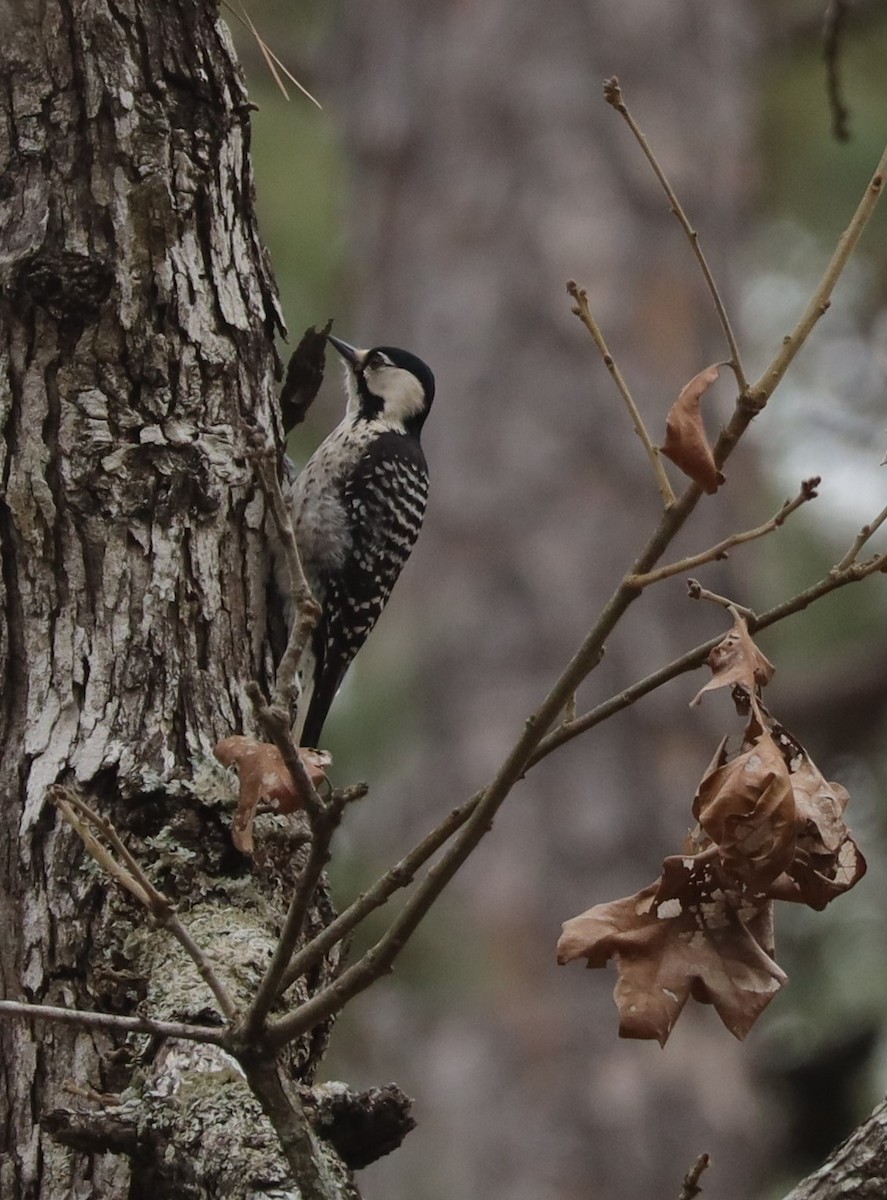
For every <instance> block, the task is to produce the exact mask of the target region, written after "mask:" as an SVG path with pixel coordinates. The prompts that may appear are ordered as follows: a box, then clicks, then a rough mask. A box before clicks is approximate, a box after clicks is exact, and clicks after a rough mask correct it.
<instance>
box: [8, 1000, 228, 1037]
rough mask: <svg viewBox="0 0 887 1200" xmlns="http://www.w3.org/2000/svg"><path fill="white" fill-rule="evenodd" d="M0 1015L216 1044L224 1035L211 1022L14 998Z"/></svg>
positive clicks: (222, 1031)
mask: <svg viewBox="0 0 887 1200" xmlns="http://www.w3.org/2000/svg"><path fill="white" fill-rule="evenodd" d="M0 1017H18V1018H23V1019H24V1020H27V1021H57V1022H60V1023H61V1024H64V1025H82V1026H85V1027H87V1028H91V1029H111V1030H114V1031H116V1032H118V1033H150V1034H151V1035H152V1036H153V1037H161V1038H181V1039H183V1040H184V1041H187V1042H209V1043H211V1044H212V1045H215V1046H219V1045H221V1044H222V1040H223V1037H224V1030H222V1029H217V1028H215V1027H214V1026H212V1025H185V1024H184V1023H183V1022H181V1021H155V1020H154V1019H153V1017H124V1016H119V1015H116V1014H114V1013H102V1012H90V1011H87V1010H85V1009H78V1008H59V1007H57V1006H55V1005H50V1004H26V1003H20V1002H19V1001H17V1000H0Z"/></svg>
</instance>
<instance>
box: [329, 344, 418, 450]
mask: <svg viewBox="0 0 887 1200" xmlns="http://www.w3.org/2000/svg"><path fill="white" fill-rule="evenodd" d="M328 340H329V341H330V342H331V343H332V345H333V346H334V347H335V348H336V350H338V352H339V353H340V354H341V355H342V357H343V358H344V360H345V363H346V365H347V367H348V371H347V379H348V415H349V416H353V417H355V418H357V419H362V420H365V421H373V420H378V421H384V422H386V423H387V424H389V425H391V427H392V429H395V430H403V431H404V432H405V433H411V434H413V435H414V436H415V437H418V435H419V431H420V430H421V428H422V425H423V424H424V421H425V418H426V417H427V416H428V410H429V409H430V408H431V401H432V400H433V399H434V376H433V375H432V374H431V371H430V370H429V368H428V367H427V366H426V365H425V363H423V362H422V360H421V358H416V356H415V354H410V352H409V351H408V350H398V349H396V348H395V347H394V346H374V347H373V349H372V350H358V349H356V348H355V347H354V346H349V345H348V343H347V342H343V341H341V340H340V339H339V338H337V337H333V336H332V335H330V337H329V338H328Z"/></svg>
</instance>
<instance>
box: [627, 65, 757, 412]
mask: <svg viewBox="0 0 887 1200" xmlns="http://www.w3.org/2000/svg"><path fill="white" fill-rule="evenodd" d="M604 99H605V100H606V101H607V103H608V104H611V105H612V106H613V108H615V109H616V111H617V112H618V113H619V114H620V115H621V116H622V117H623V118H624V119H625V122H626V124H627V125H628V127H629V129H630V130H631V132H632V133H633V134H634V136H635V138H636V139H637V143H638V145H639V146H640V148H641V150H642V151H643V153H644V156H645V158H646V159H647V162H649V164H650V166H651V167H652V168H653V173H654V174H655V176H656V178H657V179H658V180H659V182H660V183H661V184H662V188H663V191H664V192H665V194H666V196H667V197H668V202H669V204H670V205H671V211H672V212H673V213H674V215H675V216H676V217H677V219H678V221H679V222H680V224H681V228H682V229H683V231H684V233H685V234H686V235H687V239H688V241H689V242H690V246H691V247H692V249H693V253H694V255H695V256H696V261H697V262H698V263H699V267H700V270H701V271H702V274H703V277H704V278H705V283H706V286H707V287H708V291H709V295H710V296H711V298H712V302H713V303H714V306H715V311H716V312H717V314H718V320H719V321H720V323H721V329H722V330H723V332H724V338H725V339H726V342H727V345H728V347H729V348H730V364H729V365H730V368H731V370H732V371H733V374H734V375H735V376H736V382H737V384H738V385H739V390H740V392H745V391H747V390H748V380H747V379H746V377H745V371H744V369H743V366H742V359H741V358H740V355H739V346H738V345H737V342H736V338H735V336H734V334H733V329H732V326H731V325H730V319H729V317H728V316H727V309H726V308H725V307H724V302H723V300H722V299H721V295H720V292H719V291H718V288H717V284H716V283H715V280H714V276H713V275H712V273H711V269H710V267H709V265H708V262H707V261H706V258H705V255H704V254H703V253H702V247H701V246H700V244H699V234H698V233H697V232H696V230H695V229H694V228H693V226H692V225H691V224H690V221H689V219H688V217H687V214H686V213H685V212H684V209H683V207H682V206H681V202H680V201H679V200H678V198H677V195H676V194H675V191H674V189H673V188H672V186H671V184H670V183H669V182H668V179H667V178H666V175H665V172H664V171H663V170H662V167H661V166H660V165H659V161H658V160H657V158H656V156H655V154H654V153H653V151H652V149H651V148H650V144H649V142H648V141H647V139H646V137H645V136H644V134H643V133H642V132H641V129H640V127H639V126H638V124H637V122H636V121H635V119H634V117H633V116H632V115H631V113H630V112H629V111H628V107H627V105H626V103H625V99H624V97H623V95H622V89H621V87H620V86H619V80H618V79H617V78H616V76H615V75H614V76H613V77H612V78H611V79H608V80H607V82H606V83H605V84H604Z"/></svg>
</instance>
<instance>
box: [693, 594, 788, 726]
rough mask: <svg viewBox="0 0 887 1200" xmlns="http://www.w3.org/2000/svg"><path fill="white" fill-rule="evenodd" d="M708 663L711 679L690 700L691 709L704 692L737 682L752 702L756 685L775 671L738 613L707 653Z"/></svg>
mask: <svg viewBox="0 0 887 1200" xmlns="http://www.w3.org/2000/svg"><path fill="white" fill-rule="evenodd" d="M708 665H709V667H710V668H711V671H712V678H711V679H710V680H709V681H708V683H707V684H706V685H705V686H704V687H701V688H700V689H699V691H698V692H697V693H696V695H695V696H694V697H693V699H692V700H691V701H690V706H691V708H692V707H693V705H695V704H699V703H700V702H701V700H702V697H703V695H704V694H705V693H706V692H711V691H714V690H715V689H717V688H723V687H736V686H737V685H738V686H739V687H742V688H744V689H745V691H746V693H747V694H748V696H749V698H750V699H751V700H752V701H754V698H755V695H756V693H757V690H758V688H762V687H765V686H766V685H767V684H768V683H769V682H770V680H771V679H772V678H773V674H774V672H775V670H776V668H775V667H774V666H773V664H772V663H771V662H770V660H769V659H768V658H767V657H766V655H764V654H762V653H761V651H760V650H759V649H758V647H757V646H756V645H755V643H754V642H753V641H752V637H751V634H750V633H749V632H748V626H747V625H746V623H745V620H744V618H743V617H740V616H738V615H737V616H736V617H734V620H733V628H732V629H731V630H730V632H729V633H728V634H727V635H726V637H724V638H723V639H722V640H721V641H720V642H718V644H717V645H716V646H715V647H714V648H713V650H712V651H711V653H710V654H709V656H708Z"/></svg>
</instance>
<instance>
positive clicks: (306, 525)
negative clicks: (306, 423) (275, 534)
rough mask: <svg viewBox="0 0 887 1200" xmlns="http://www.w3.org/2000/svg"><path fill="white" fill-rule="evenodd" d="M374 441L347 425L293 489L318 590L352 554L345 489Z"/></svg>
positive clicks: (297, 527) (297, 524) (301, 539)
mask: <svg viewBox="0 0 887 1200" xmlns="http://www.w3.org/2000/svg"><path fill="white" fill-rule="evenodd" d="M373 437H374V434H373V431H372V430H370V429H368V428H361V427H360V426H356V425H355V424H354V423H353V422H352V421H350V420H347V419H346V420H345V421H343V422H342V423H341V425H339V426H338V427H337V428H336V429H334V430H333V432H332V433H331V434H330V435H329V437H328V438H327V439H326V440H325V441H324V442H323V443H322V444H321V445H320V446H319V447H318V449H317V450H316V451H315V453H314V454H313V455H312V456H311V458H310V459H309V460H308V463H307V465H306V466H305V468H304V470H302V471H301V472H300V474H299V475H298V477H297V479H296V481H295V483H294V485H293V489H292V493H291V498H292V515H293V530H294V532H295V535H296V542H297V543H298V546H299V553H300V554H301V557H302V565H303V567H304V569H305V573H306V575H307V577H308V583H309V584H310V585H311V586H312V588H316V587H318V585H319V584H320V582H321V580H322V579H323V577H324V576H325V575H328V574H329V573H331V572H334V571H336V570H339V569H341V567H342V566H343V565H344V563H345V561H346V559H347V558H348V555H349V554H350V553H351V530H350V520H349V516H348V513H347V510H346V507H345V485H346V484H347V482H348V479H349V478H350V476H351V474H352V472H353V471H354V467H355V465H356V464H357V462H358V461H359V459H360V458H361V456H362V455H363V453H364V452H365V450H366V448H367V446H368V445H369V444H370V442H371V441H372V440H373Z"/></svg>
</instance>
